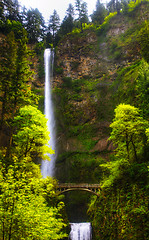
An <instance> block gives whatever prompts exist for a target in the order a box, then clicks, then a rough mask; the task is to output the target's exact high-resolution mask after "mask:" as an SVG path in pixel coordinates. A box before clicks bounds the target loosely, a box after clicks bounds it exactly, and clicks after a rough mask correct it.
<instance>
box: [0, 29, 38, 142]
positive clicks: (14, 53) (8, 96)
mask: <svg viewBox="0 0 149 240" xmlns="http://www.w3.org/2000/svg"><path fill="white" fill-rule="evenodd" d="M21 36H22V37H21V39H16V37H15V34H14V32H10V33H9V34H8V35H7V36H6V38H5V39H3V42H1V44H0V49H1V56H0V62H1V68H0V72H1V82H0V89H1V98H0V100H1V103H2V112H1V129H2V128H3V126H4V125H5V126H6V125H7V127H10V132H11V134H10V139H11V137H12V136H11V135H12V126H11V123H12V121H13V118H14V116H15V113H16V111H17V110H18V109H19V108H20V107H22V106H23V105H25V104H28V103H35V102H36V100H37V97H36V96H35V94H33V93H32V91H31V88H30V86H29V85H28V84H27V82H28V81H29V80H30V78H31V74H32V72H31V71H30V67H29V61H28V50H27V45H26V42H27V37H26V31H25V30H24V29H23V30H22V32H21Z"/></svg>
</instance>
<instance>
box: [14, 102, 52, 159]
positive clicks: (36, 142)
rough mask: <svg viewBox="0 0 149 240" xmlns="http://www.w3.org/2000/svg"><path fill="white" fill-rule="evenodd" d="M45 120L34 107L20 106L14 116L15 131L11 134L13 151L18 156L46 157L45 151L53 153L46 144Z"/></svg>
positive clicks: (47, 134)
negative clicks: (13, 144)
mask: <svg viewBox="0 0 149 240" xmlns="http://www.w3.org/2000/svg"><path fill="white" fill-rule="evenodd" d="M46 123H47V121H46V119H45V117H44V115H43V114H42V113H41V112H40V111H39V110H38V109H37V108H35V107H32V106H25V107H22V108H20V110H19V113H18V115H17V116H16V117H15V118H14V126H15V128H16V133H15V134H14V136H13V139H14V143H15V151H16V155H17V156H18V158H19V159H20V158H21V159H22V158H24V157H25V158H26V157H27V158H30V157H31V158H33V156H35V157H40V158H42V159H47V158H48V156H47V155H46V153H50V154H52V153H54V152H53V151H52V150H51V149H49V148H48V147H47V146H46V144H48V140H49V132H48V130H47V124H46Z"/></svg>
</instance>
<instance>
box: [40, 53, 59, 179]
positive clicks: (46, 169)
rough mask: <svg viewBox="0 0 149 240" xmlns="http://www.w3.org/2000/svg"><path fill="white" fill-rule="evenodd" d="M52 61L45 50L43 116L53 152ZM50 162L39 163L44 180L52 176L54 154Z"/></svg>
mask: <svg viewBox="0 0 149 240" xmlns="http://www.w3.org/2000/svg"><path fill="white" fill-rule="evenodd" d="M53 60H54V53H53V51H51V49H46V50H45V53H44V63H45V103H44V109H45V116H46V118H47V119H48V122H47V125H48V131H49V132H50V140H49V143H48V145H49V147H51V148H52V150H55V120H54V113H53V104H52V96H51V81H52V78H53ZM49 156H50V159H51V161H47V160H44V161H42V163H41V173H42V176H43V177H44V178H45V177H47V176H51V177H53V175H54V164H55V158H56V154H50V155H49Z"/></svg>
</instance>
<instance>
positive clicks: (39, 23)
mask: <svg viewBox="0 0 149 240" xmlns="http://www.w3.org/2000/svg"><path fill="white" fill-rule="evenodd" d="M25 21H26V24H25V25H26V26H25V28H26V30H27V33H28V39H29V43H37V42H39V41H40V40H41V39H43V36H44V28H45V26H44V19H43V16H42V14H41V13H40V12H39V10H38V9H37V8H36V9H29V10H28V11H27V13H26V19H25Z"/></svg>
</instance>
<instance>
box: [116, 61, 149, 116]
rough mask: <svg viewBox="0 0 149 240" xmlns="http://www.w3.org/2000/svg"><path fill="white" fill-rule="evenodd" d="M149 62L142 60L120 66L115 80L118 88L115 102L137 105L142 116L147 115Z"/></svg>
mask: <svg viewBox="0 0 149 240" xmlns="http://www.w3.org/2000/svg"><path fill="white" fill-rule="evenodd" d="M148 69H149V64H148V63H146V62H145V61H144V60H141V61H137V62H135V63H134V64H131V65H130V66H128V67H126V68H122V69H121V70H120V71H119V73H118V77H117V81H115V83H114V84H115V85H116V86H117V88H118V90H117V92H116V94H115V97H114V98H115V100H116V102H117V103H120V102H125V103H128V104H133V105H135V106H138V107H139V108H140V109H141V111H142V113H143V115H144V117H145V118H147V117H148V114H149V112H148V102H149V99H148V84H149V70H148Z"/></svg>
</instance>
